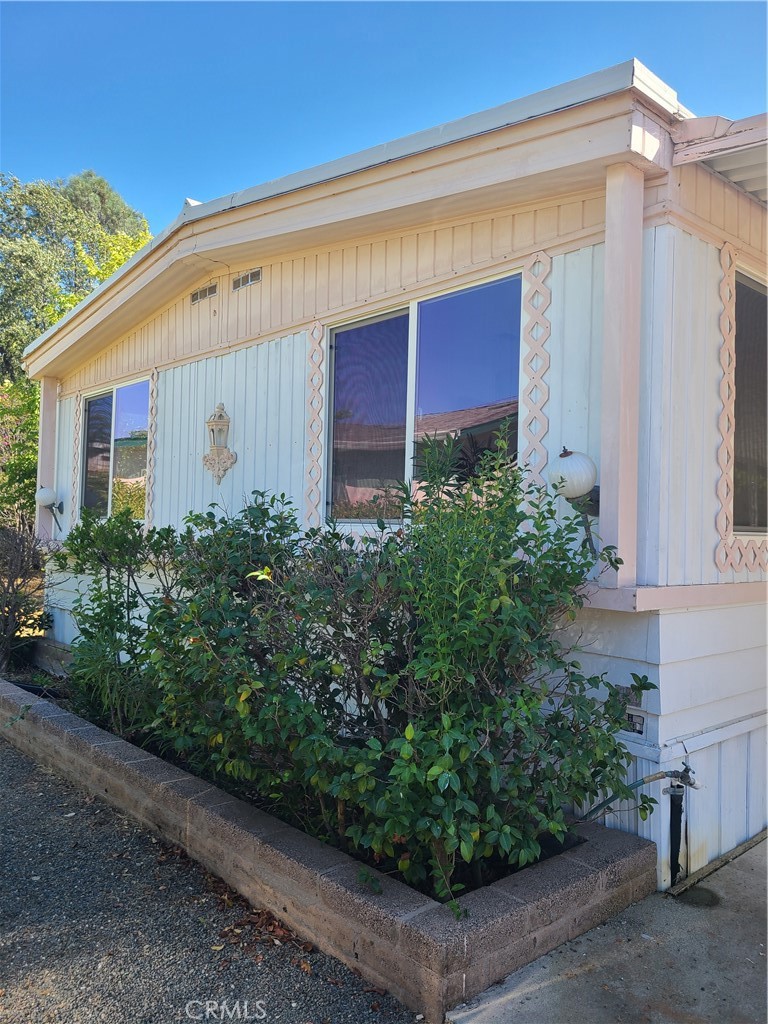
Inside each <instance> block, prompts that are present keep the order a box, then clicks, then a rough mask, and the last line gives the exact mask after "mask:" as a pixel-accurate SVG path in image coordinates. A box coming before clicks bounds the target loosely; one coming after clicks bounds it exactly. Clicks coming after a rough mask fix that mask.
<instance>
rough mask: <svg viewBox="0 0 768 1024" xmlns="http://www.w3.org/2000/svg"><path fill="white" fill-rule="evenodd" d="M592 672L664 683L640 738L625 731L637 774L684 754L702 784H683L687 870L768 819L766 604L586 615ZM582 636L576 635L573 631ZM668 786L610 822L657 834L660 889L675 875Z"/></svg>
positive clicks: (585, 650)
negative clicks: (651, 804) (642, 811)
mask: <svg viewBox="0 0 768 1024" xmlns="http://www.w3.org/2000/svg"><path fill="white" fill-rule="evenodd" d="M578 634H579V636H580V643H581V647H582V651H581V652H580V653H579V661H580V662H581V664H582V666H583V667H584V669H585V670H586V671H588V672H590V673H591V672H595V673H597V672H606V673H607V675H608V678H609V679H610V680H611V681H612V682H614V683H617V684H621V685H626V684H628V683H629V681H630V676H631V673H632V672H636V673H638V674H640V675H647V676H648V678H649V679H650V680H651V681H652V682H653V683H655V684H656V686H657V689H656V690H652V691H650V692H649V693H647V694H645V696H644V698H643V705H642V713H643V716H644V718H645V732H644V735H643V736H642V737H637V738H635V737H634V736H630V735H627V740H628V742H629V743H630V746H631V748H632V750H633V753H634V754H635V755H636V759H635V761H634V763H633V766H632V769H631V773H630V779H631V781H634V780H635V779H639V778H642V777H644V776H646V775H650V774H653V773H654V772H656V771H658V770H659V768H660V766H661V767H664V768H680V767H681V766H682V763H683V760H687V761H688V763H689V764H690V765H691V767H692V768H693V769H694V771H695V772H696V776H697V779H698V780H699V781H700V782H701V784H702V788H701V789H700V790H692V791H686V796H685V809H684V815H685V820H684V829H685V840H686V849H685V850H684V855H683V856H682V857H681V864H682V865H683V866H684V868H685V869H686V871H687V872H688V873H691V872H693V871H696V870H698V868H700V867H703V866H704V865H705V864H707V863H708V862H709V861H711V860H712V859H714V858H715V857H718V856H720V855H721V854H723V853H727V852H728V851H729V850H732V849H733V848H734V847H735V846H737V845H738V844H739V843H741V842H743V841H744V840H745V839H747V838H749V837H750V836H753V835H756V834H757V833H758V832H760V830H761V829H763V828H765V827H766V824H767V823H768V815H767V812H766V788H765V777H766V695H765V665H766V659H767V658H768V647H767V646H766V641H767V637H766V620H765V610H764V608H763V607H762V606H761V605H756V604H753V605H732V606H726V607H720V608H700V609H683V610H679V611H661V612H646V613H638V614H626V613H619V612H606V611H598V610H595V609H589V610H586V611H584V612H583V613H582V614H581V616H580V617H579V623H578ZM574 635H576V633H574ZM666 785H667V783H654V784H652V785H650V786H648V787H647V788H646V789H645V790H644V792H647V793H648V794H649V795H651V796H654V797H655V798H656V799H657V801H658V803H659V807H658V809H657V811H656V812H655V813H654V814H653V815H652V816H651V818H650V819H649V820H648V821H647V822H645V823H643V822H641V821H640V819H639V816H638V815H637V812H636V810H634V809H633V805H628V806H620V809H619V812H618V813H617V814H614V815H611V816H610V817H609V819H608V824H610V825H612V826H614V827H617V828H621V829H625V830H628V831H632V832H638V833H639V834H641V835H647V836H648V837H649V838H651V839H653V840H654V842H656V844H657V846H658V847H659V876H658V879H659V887H660V888H667V887H668V886H669V885H670V884H671V879H670V877H669V798H668V796H666V795H664V794H663V793H662V789H663V788H664V787H665V786H666Z"/></svg>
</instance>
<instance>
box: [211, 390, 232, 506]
mask: <svg viewBox="0 0 768 1024" xmlns="http://www.w3.org/2000/svg"><path fill="white" fill-rule="evenodd" d="M229 423H230V420H229V416H227V414H226V412H225V411H224V405H223V403H222V402H219V404H218V405H217V406H216V409H215V410H214V412H213V413H212V414H211V415H210V416H209V417H208V419H207V420H206V421H205V426H206V429H207V431H208V444H209V446H210V450H209V452H208V453H207V455H204V456H203V465H204V466H205V468H206V469H207V470H209V472H211V473H212V474H213V479H214V480H215V481H216V484H217V486H218V485H219V484H221V481H222V480H223V479H224V477H225V475H226V473H227V471H228V470H230V469H231V468H232V466H234V464H235V463H236V462H237V455H236V454H235V452H231V451H230V450H229V448H228V447H227V441H228V440H229Z"/></svg>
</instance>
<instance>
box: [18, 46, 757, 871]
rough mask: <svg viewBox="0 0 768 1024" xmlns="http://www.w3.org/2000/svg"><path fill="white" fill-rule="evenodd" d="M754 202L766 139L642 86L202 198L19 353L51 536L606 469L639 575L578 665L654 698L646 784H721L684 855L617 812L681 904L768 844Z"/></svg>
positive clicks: (611, 588) (626, 564) (603, 497)
mask: <svg viewBox="0 0 768 1024" xmlns="http://www.w3.org/2000/svg"><path fill="white" fill-rule="evenodd" d="M766 196H767V193H766V119H765V117H763V116H761V117H755V118H749V119H747V120H744V121H736V122H731V121H728V120H726V119H724V118H722V117H703V118H698V117H694V116H693V115H692V114H691V112H690V111H688V110H687V109H686V108H685V107H683V106H681V104H680V103H679V102H678V99H677V95H676V93H675V92H674V91H673V90H672V89H671V88H669V87H668V86H667V85H665V84H664V83H663V82H661V81H660V80H659V79H658V78H656V77H655V76H654V75H653V74H652V73H651V72H650V71H648V70H647V69H646V68H645V67H643V66H642V65H641V64H640V63H639V62H637V61H629V62H627V63H624V64H620V65H618V66H616V67H613V68H610V69H608V70H605V71H600V72H598V73H596V74H592V75H589V76H587V77H586V78H582V79H579V80H577V81H574V82H570V83H568V84H566V85H562V86H558V87H557V88H553V89H548V90H546V91H545V92H541V93H537V94H536V95H533V96H529V97H527V98H525V99H521V100H516V101H514V102H511V103H508V104H505V105H504V106H501V107H498V108H496V109H493V110H489V111H486V112H484V113H481V114H476V115H473V116H470V117H466V118H463V119H461V120H459V121H455V122H453V123H450V124H447V125H443V126H441V127H439V128H435V129H431V130H429V131H424V132H421V133H418V134H416V135H413V136H410V137H408V138H404V139H400V140H398V141H396V142H392V143H388V144H386V145H383V146H379V147H376V148H374V149H370V150H367V151H365V152H362V153H358V154H356V155H354V156H351V157H347V158H345V159H342V160H337V161H334V162H332V163H329V164H325V165H323V166H320V167H316V168H313V169H311V170H307V171H302V172H300V173H298V174H293V175H290V176H289V177H287V178H283V179H280V180H277V181H273V182H269V183H267V184H265V185H260V186H258V187H255V188H251V189H247V190H246V191H244V192H239V193H235V194H234V195H230V196H226V197H224V198H222V199H218V200H214V201H212V202H207V203H199V204H197V203H193V202H191V201H188V202H187V203H186V204H185V206H184V208H183V210H182V212H181V213H180V215H179V216H178V217H177V219H176V220H175V221H174V222H173V224H171V225H170V227H168V228H167V229H166V230H165V231H163V232H161V234H159V235H158V236H157V237H156V238H155V239H154V240H153V241H152V242H151V243H150V244H149V245H147V246H146V247H145V248H144V249H142V250H141V252H139V253H137V254H136V256H134V257H133V258H132V259H131V260H130V261H129V262H128V263H127V264H126V265H125V266H124V267H122V268H121V269H120V270H119V271H118V272H117V273H116V274H115V275H114V276H113V277H112V278H110V280H108V281H107V282H106V283H105V284H103V285H102V286H101V287H100V288H98V289H97V290H96V291H95V292H94V293H93V294H92V295H90V296H89V297H88V298H87V299H86V300H85V301H84V302H82V303H81V304H80V305H79V306H78V307H77V308H75V309H74V310H72V311H71V312H70V313H69V314H68V315H67V316H66V317H65V318H64V319H63V320H61V321H60V322H59V323H58V324H57V325H56V326H55V327H54V328H52V329H51V330H49V331H48V332H47V333H46V334H44V335H43V336H42V337H41V338H40V339H39V340H38V341H36V342H35V343H34V344H32V345H31V346H30V347H29V348H28V350H27V352H26V355H25V358H26V365H27V368H28V370H29V373H30V374H31V375H32V376H33V377H35V378H36V379H38V380H40V381H41V384H42V400H41V423H40V437H41V459H40V470H39V483H40V484H41V485H45V486H52V487H54V488H55V490H56V492H57V494H58V497H59V498H60V499H61V500H62V501H63V503H64V512H63V514H62V515H61V516H60V523H61V527H60V529H59V528H58V527H57V526H56V524H55V523H54V522H53V520H52V518H51V515H50V513H49V511H47V510H46V509H42V510H41V511H40V516H39V530H40V532H41V534H43V535H46V536H54V537H63V536H65V535H66V533H67V531H68V530H69V529H70V527H71V525H72V524H73V523H74V522H75V521H76V519H77V517H78V514H79V511H80V509H81V507H82V506H83V505H87V506H89V507H92V508H96V509H99V510H100V511H101V512H103V513H104V514H108V513H109V511H110V509H111V508H112V509H114V508H115V507H116V504H117V503H119V502H121V501H131V502H133V503H134V504H135V503H138V505H139V507H140V508H141V507H143V508H144V510H145V519H146V521H147V523H152V524H155V525H161V524H166V523H173V524H178V523H180V522H181V521H182V519H183V517H184V515H185V513H186V512H187V511H188V510H190V509H198V510H199V509H205V508H206V507H207V506H208V505H209V504H210V503H212V502H219V503H222V504H224V505H225V506H227V507H228V508H229V509H230V510H232V511H236V510H237V509H239V508H240V507H241V504H242V503H243V499H244V498H245V497H246V496H247V495H249V493H250V492H251V491H252V490H254V489H266V490H272V491H277V492H285V493H287V494H289V495H291V496H292V497H293V499H294V500H295V502H296V503H297V504H298V506H299V508H300V512H301V516H302V517H303V520H304V522H305V523H306V524H319V523H321V522H322V521H323V520H324V519H325V517H326V516H327V515H328V514H334V515H336V516H340V517H342V518H344V519H349V520H350V521H352V522H353V523H354V522H358V521H360V519H361V518H363V519H364V518H365V517H366V516H371V515H373V513H374V510H376V514H380V511H379V510H380V509H381V508H382V507H383V508H386V495H387V492H388V489H389V488H390V487H391V485H392V484H393V483H395V482H396V481H397V480H399V479H401V478H403V477H404V476H406V474H407V473H408V464H409V457H410V456H409V453H411V452H412V451H413V449H414V445H416V444H418V440H419V436H420V434H421V433H423V432H430V431H440V432H447V431H449V430H450V431H460V432H462V436H468V437H473V436H474V437H475V438H477V437H478V435H479V443H482V438H483V435H484V434H485V435H487V433H488V432H489V431H490V430H491V429H492V427H493V425H494V424H496V423H498V422H500V420H501V419H503V418H506V417H508V416H511V417H512V420H513V422H514V419H515V417H516V422H517V438H518V456H519V459H520V461H521V462H522V463H525V464H527V465H528V466H529V467H530V471H531V473H532V475H533V478H534V479H535V480H539V481H542V482H545V481H546V480H547V477H548V473H549V472H550V470H551V468H552V466H553V464H554V460H555V458H556V456H557V453H559V452H560V450H561V448H562V447H563V446H568V447H569V448H571V449H577V450H580V451H583V452H585V453H588V454H589V455H590V456H591V457H592V459H593V460H594V461H595V463H596V464H597V466H598V468H599V484H600V509H599V519H598V520H597V521H596V522H595V529H596V532H597V533H598V534H599V536H600V538H601V540H602V542H603V543H604V544H614V545H615V546H616V547H617V549H618V551H619V553H620V555H621V557H622V559H623V564H622V565H621V566H620V568H619V569H618V570H617V571H612V572H611V573H609V574H607V575H605V576H604V577H603V578H601V580H600V582H599V585H597V586H595V587H594V591H593V594H592V597H591V599H590V604H589V607H588V608H587V609H585V611H584V613H583V615H582V617H581V621H580V624H579V625H580V628H581V629H582V631H583V633H584V639H585V644H586V652H585V654H584V657H583V659H582V660H583V662H584V664H585V666H586V667H588V668H589V669H590V670H599V671H606V672H608V673H609V675H610V677H611V678H612V679H613V680H614V681H616V682H621V681H622V680H628V679H629V675H630V673H631V672H633V671H634V672H638V673H645V674H647V675H648V676H649V677H650V678H651V680H652V681H653V682H655V683H656V684H657V686H658V689H656V690H655V691H653V692H652V693H650V694H648V695H647V697H646V699H645V701H644V704H643V706H642V708H636V709H633V712H632V719H631V721H632V726H633V729H634V730H635V731H632V732H629V731H628V732H627V735H626V742H627V744H628V746H629V748H630V750H631V751H632V753H633V755H634V758H635V762H634V767H633V771H634V772H635V776H636V778H642V777H644V776H646V775H650V774H654V773H657V772H659V771H660V770H661V771H664V770H666V769H679V768H680V767H681V765H682V764H683V762H684V761H687V762H688V763H690V765H691V766H692V768H693V769H694V770H695V772H696V774H697V778H698V780H699V781H700V782H701V784H702V788H701V789H698V790H695V791H693V790H686V792H685V796H684V819H683V827H682V830H681V834H680V837H679V839H677V838H675V837H674V835H672V836H671V833H674V831H675V830H674V828H671V827H670V820H671V810H670V796H669V794H668V785H665V783H664V782H663V781H662V782H656V783H654V784H653V785H651V786H649V792H650V793H651V795H653V796H655V797H656V798H657V800H658V801H659V808H658V810H657V811H656V813H655V814H653V815H652V816H651V818H650V819H649V820H648V821H647V822H642V821H640V820H639V818H638V816H637V814H636V813H635V812H634V811H633V810H632V809H631V808H625V809H622V810H621V813H617V814H615V815H614V816H613V820H612V824H614V825H616V826H617V827H620V828H624V829H629V830H634V831H637V832H640V833H642V834H644V835H646V836H648V837H650V838H652V839H654V840H655V841H656V843H657V845H658V849H659V876H658V877H659V886H660V888H667V887H668V886H669V885H670V884H671V883H672V881H673V874H677V867H678V865H679V866H680V867H681V868H682V872H693V871H695V870H696V869H698V868H701V867H702V866H703V865H706V864H707V863H708V862H710V861H711V860H713V859H714V858H716V857H717V856H718V855H720V854H723V853H725V852H727V851H729V850H731V849H732V848H734V847H736V846H737V845H738V844H740V843H741V842H742V841H744V840H746V839H747V838H748V837H750V836H753V835H755V834H756V833H758V832H759V831H760V830H761V829H763V828H764V827H765V825H766V797H765V777H766V690H765V664H766V637H765V624H766V618H765V597H766V570H767V569H768V544H767V542H766V205H765V204H766ZM214 410H218V412H217V415H216V416H215V417H214V416H212V413H213V412H214ZM209 420H210V426H209V425H208V421H209ZM209 430H210V431H211V436H210V437H209V433H208V431H209ZM225 435H226V436H225ZM211 442H216V443H214V444H213V445H212V444H211ZM204 458H205V461H204ZM137 489H138V490H137ZM374 499H378V501H375V500H374ZM382 503H383V504H382ZM67 593H68V592H67V589H66V587H61V588H58V589H57V590H56V591H55V592H54V594H53V597H52V602H53V608H52V612H53V621H54V626H53V631H52V639H53V641H54V642H57V643H60V644H66V643H67V642H69V641H71V639H72V637H73V625H72V622H71V619H70V617H69V615H68V611H67V607H68V605H67V602H68V596H67ZM665 790H666V792H665ZM673 844H674V848H673ZM678 847H679V848H678ZM672 861H675V864H674V867H673V865H672V864H671V862H672Z"/></svg>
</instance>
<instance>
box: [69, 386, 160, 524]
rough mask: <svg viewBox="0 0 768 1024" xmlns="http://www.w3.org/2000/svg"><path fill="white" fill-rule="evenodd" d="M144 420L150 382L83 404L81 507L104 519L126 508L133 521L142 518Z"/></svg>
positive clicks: (146, 418)
mask: <svg viewBox="0 0 768 1024" xmlns="http://www.w3.org/2000/svg"><path fill="white" fill-rule="evenodd" d="M113 412H114V417H113ZM148 416H149V382H148V381H140V382H139V383H137V384H129V385H126V386H125V387H121V388H117V389H116V390H115V391H114V392H113V393H110V394H108V395H100V396H99V397H98V398H91V399H89V400H88V401H87V403H86V439H85V471H84V474H83V506H84V507H85V508H91V509H94V510H95V511H96V512H98V513H99V514H100V515H108V514H109V513H110V512H114V511H117V510H118V509H120V508H126V507H128V508H130V509H131V510H132V511H133V513H134V515H135V517H136V518H137V519H143V518H144V503H145V497H146V475H147V435H148ZM113 419H114V426H113ZM110 466H111V471H112V479H111V485H112V486H111V493H110Z"/></svg>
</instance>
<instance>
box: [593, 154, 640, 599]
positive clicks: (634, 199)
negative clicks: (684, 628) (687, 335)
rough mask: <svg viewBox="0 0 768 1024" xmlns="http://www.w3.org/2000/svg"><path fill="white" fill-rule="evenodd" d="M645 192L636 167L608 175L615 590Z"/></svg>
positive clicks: (609, 453)
mask: <svg viewBox="0 0 768 1024" xmlns="http://www.w3.org/2000/svg"><path fill="white" fill-rule="evenodd" d="M644 190H645V180H644V178H643V172H642V171H641V170H639V169H638V168H637V167H635V166H633V165H632V164H629V163H621V164H612V165H611V166H610V167H609V168H608V171H607V174H606V198H605V293H604V305H603V350H602V351H603V375H602V394H601V426H600V520H599V522H600V527H599V532H600V536H601V538H602V540H603V543H604V544H605V545H612V546H614V547H615V548H616V550H617V552H618V555H619V557H620V558H621V559H622V560H623V564H622V565H621V566H619V568H618V570H616V571H614V570H609V571H608V572H607V573H606V575H605V578H606V580H607V581H608V585H611V584H612V585H613V586H615V587H626V586H631V585H632V584H634V583H635V580H636V578H637V493H638V445H639V425H640V420H639V416H640V392H639V389H638V380H639V379H640V348H641V337H640V331H641V322H642V318H641V301H642V267H643V200H644Z"/></svg>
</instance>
